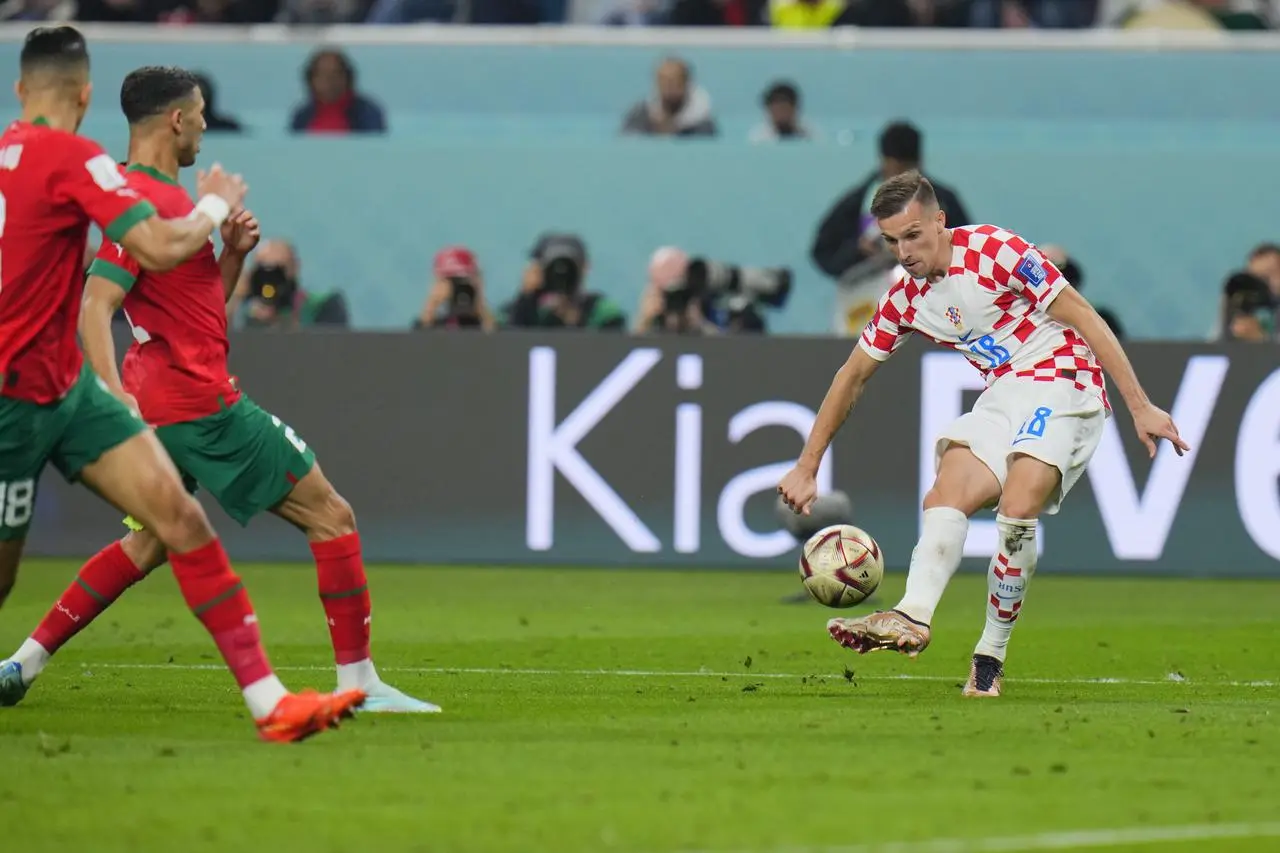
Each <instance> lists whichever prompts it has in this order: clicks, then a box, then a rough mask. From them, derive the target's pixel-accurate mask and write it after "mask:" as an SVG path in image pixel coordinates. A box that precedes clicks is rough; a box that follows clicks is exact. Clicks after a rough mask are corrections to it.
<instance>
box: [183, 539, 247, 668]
mask: <svg viewBox="0 0 1280 853" xmlns="http://www.w3.org/2000/svg"><path fill="white" fill-rule="evenodd" d="M169 564H170V565H171V566H173V576H174V577H175V578H177V579H178V586H179V587H180V588H181V589H182V597H183V598H185V599H186V601H187V607H190V608H191V612H192V613H194V614H195V615H196V618H197V619H199V620H200V621H201V622H202V623H203V624H204V627H205V628H206V629H207V630H208V631H209V633H210V634H212V635H213V642H214V643H216V644H217V646H218V651H219V652H221V653H222V659H223V660H225V661H226V662H227V667H228V668H229V669H230V670H231V674H232V675H234V676H235V678H236V683H237V684H239V685H240V686H241V687H242V688H243V687H247V686H249V685H250V684H253V683H254V682H255V681H260V680H262V679H264V678H266V677H267V676H269V675H271V664H269V663H268V662H267V653H266V652H265V651H264V650H263V648H262V637H261V635H260V633H259V631H258V617H257V616H255V615H254V612H253V604H252V603H251V602H250V601H249V594H248V593H247V592H245V591H244V584H243V583H241V582H240V578H239V577H238V576H237V575H236V573H235V572H234V571H232V570H231V562H230V561H229V560H228V559H227V552H226V551H224V550H222V543H221V542H219V541H218V540H217V539H215V540H213V541H212V542H210V543H209V544H208V545H202V546H201V547H199V548H196V549H195V550H194V551H188V552H187V553H185V554H178V553H174V552H172V551H171V552H169Z"/></svg>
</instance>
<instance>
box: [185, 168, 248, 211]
mask: <svg viewBox="0 0 1280 853" xmlns="http://www.w3.org/2000/svg"><path fill="white" fill-rule="evenodd" d="M196 192H197V194H198V195H199V196H200V197H201V198H203V197H204V196H207V195H216V196H218V197H219V198H221V199H222V200H223V201H225V202H226V203H227V204H229V205H230V206H231V207H232V208H233V209H234V208H237V207H239V206H240V204H241V202H243V201H244V197H245V193H247V192H249V185H248V184H246V183H245V182H244V178H242V177H240V176H239V175H233V174H230V173H228V172H225V171H223V169H222V165H221V164H220V163H214V164H213V166H212V167H210V169H209V171H207V172H205V171H200V172H199V173H197V175H196Z"/></svg>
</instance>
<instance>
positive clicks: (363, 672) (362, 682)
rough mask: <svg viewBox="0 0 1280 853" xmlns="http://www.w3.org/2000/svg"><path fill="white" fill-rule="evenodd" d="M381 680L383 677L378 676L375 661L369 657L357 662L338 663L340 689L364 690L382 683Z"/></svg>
mask: <svg viewBox="0 0 1280 853" xmlns="http://www.w3.org/2000/svg"><path fill="white" fill-rule="evenodd" d="M381 681H382V679H380V678H378V671H377V670H376V669H374V668H373V661H371V660H369V659H368V658H365V659H364V660H358V661H356V662H355V663H340V664H338V689H339V690H356V689H360V690H363V689H365V688H366V687H372V686H373V685H375V684H380V683H381Z"/></svg>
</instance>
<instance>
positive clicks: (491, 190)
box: [0, 30, 1280, 339]
mask: <svg viewBox="0 0 1280 853" xmlns="http://www.w3.org/2000/svg"><path fill="white" fill-rule="evenodd" d="M20 33H21V31H20V30H18V31H9V32H7V33H6V35H5V37H4V39H3V42H2V43H0V64H2V65H4V66H5V67H8V68H14V67H15V66H16V58H17V57H16V54H17V38H18V37H19V36H20ZM188 37H190V36H189V34H186V35H184V36H183V38H188ZM648 37H649V38H653V36H651V35H650V36H648ZM357 38H358V37H357ZM313 47H314V44H308V43H305V42H295V41H290V40H287V39H286V40H284V41H281V42H275V41H272V40H263V41H255V40H252V39H250V38H249V37H248V36H247V35H246V36H245V37H243V38H241V39H239V40H234V41H227V40H224V41H221V42H218V43H199V42H197V43H187V42H171V43H165V42H158V41H146V42H133V41H129V40H123V41H106V40H101V39H99V40H95V41H94V43H93V60H94V76H95V80H96V83H97V93H98V96H97V99H96V101H95V104H94V106H93V108H92V110H91V112H90V116H89V119H88V121H87V122H86V125H85V128H84V132H85V133H87V134H90V135H92V136H94V137H95V138H97V139H99V140H100V141H102V142H103V143H104V144H106V145H107V146H108V147H109V149H110V150H111V151H112V152H113V153H114V154H116V155H118V156H122V155H123V154H124V152H125V139H126V134H125V129H124V126H123V120H122V118H121V117H120V115H119V112H118V108H117V101H116V93H117V92H118V90H119V84H120V81H121V79H122V78H123V76H124V74H125V73H127V72H128V71H129V70H131V69H132V68H134V67H136V66H139V65H144V64H155V63H159V64H182V65H185V66H188V67H191V68H195V69H201V70H205V71H208V72H209V73H211V74H212V75H213V76H214V78H215V79H216V81H217V83H218V86H219V93H220V105H221V107H222V109H223V110H224V111H225V112H227V113H229V114H231V115H234V116H237V117H238V118H240V119H241V120H242V121H244V122H245V123H246V124H247V125H248V127H249V133H248V135H246V136H245V137H243V138H235V137H211V138H210V139H209V140H208V141H207V143H206V146H205V154H204V157H203V160H204V162H206V163H208V162H212V161H213V160H215V159H217V160H220V161H222V162H223V163H225V164H227V165H228V166H232V167H234V168H235V169H237V170H241V171H243V172H244V173H245V174H246V175H247V177H248V178H249V180H250V183H251V185H252V190H251V200H252V206H253V207H254V209H255V210H256V211H257V212H258V213H259V215H260V216H261V217H262V219H263V221H264V223H265V227H266V230H267V232H268V233H269V234H272V235H282V236H287V237H289V238H291V239H293V240H294V241H296V243H297V244H298V245H299V247H300V249H301V252H302V255H303V258H304V265H305V271H304V280H305V283H306V284H307V285H308V286H310V287H312V288H317V289H323V288H329V287H341V288H342V289H343V290H345V291H346V292H347V294H348V295H349V297H350V301H351V305H352V311H353V317H354V321H355V323H356V325H358V326H359V327H362V328H369V329H396V328H404V327H405V326H406V325H407V324H408V322H409V320H410V319H411V318H412V317H413V316H414V315H415V313H416V312H417V310H418V308H419V307H420V304H421V301H422V299H423V295H424V287H425V283H426V277H427V272H426V271H427V268H428V265H429V262H430V256H431V253H432V252H433V251H434V250H435V249H436V248H437V247H439V246H441V245H443V244H445V243H451V242H455V241H456V242H464V243H467V244H468V245H470V246H472V247H473V248H474V249H476V251H477V252H478V253H479V254H480V257H481V260H482V263H483V265H484V266H485V268H486V269H487V271H488V277H489V289H490V292H491V297H492V298H493V299H495V300H501V299H504V298H506V297H507V296H509V295H510V294H511V293H512V292H513V290H514V287H515V282H516V281H517V279H518V272H519V268H520V266H521V265H522V264H523V262H524V260H525V257H526V253H527V250H528V248H529V246H530V245H531V243H532V242H533V239H534V237H535V236H536V234H537V233H538V232H539V231H541V230H543V229H544V228H562V229H574V230H577V231H580V232H581V233H582V234H583V235H585V237H586V239H587V241H588V243H589V246H590V249H591V253H592V256H593V274H592V277H591V281H592V284H593V285H594V286H595V287H598V288H601V289H604V290H606V291H608V292H609V293H611V294H612V295H614V296H615V297H617V298H618V299H619V300H620V301H621V302H622V303H623V305H624V306H625V307H626V308H628V309H629V310H630V309H633V308H634V306H635V304H636V302H637V300H638V296H639V293H640V289H641V285H642V283H643V276H644V268H645V262H646V259H647V257H648V255H649V253H650V252H651V251H652V250H653V249H654V248H655V247H657V246H659V245H662V244H666V243H676V244H679V245H681V246H683V247H685V248H687V249H689V250H690V251H693V252H697V253H705V254H710V255H714V256H716V257H719V258H724V259H731V260H735V261H738V262H741V263H749V264H787V265H790V266H792V267H793V268H794V269H795V270H796V271H797V274H798V281H797V287H796V289H795V292H794V296H793V299H792V301H791V304H790V305H789V306H788V307H787V309H786V310H785V311H784V312H783V313H782V314H781V315H780V316H779V317H777V319H776V320H775V323H774V328H775V329H776V330H778V331H784V332H791V333H814V332H825V331H827V330H828V328H829V327H830V325H831V321H830V317H831V302H832V290H833V289H832V286H831V284H830V283H829V282H828V281H827V280H826V279H825V278H823V277H822V276H821V275H820V274H819V273H818V272H817V271H816V270H815V269H814V268H813V267H812V266H811V264H810V263H809V261H808V255H807V252H808V245H809V241H810V239H811V236H812V233H813V229H814V226H815V224H816V223H817V221H818V219H819V217H820V216H821V215H822V214H823V212H824V211H825V210H826V208H827V207H828V205H829V204H831V203H832V201H833V200H834V199H835V198H836V197H837V196H838V195H839V194H840V193H842V192H844V191H845V190H846V189H847V188H848V187H849V186H851V185H852V184H853V183H855V182H856V181H858V180H859V179H860V177H861V176H862V175H863V174H864V173H865V171H866V170H867V169H869V168H870V167H871V166H872V164H873V157H874V148H875V136H876V133H877V131H878V129H879V128H880V126H881V125H882V124H883V123H884V122H886V121H888V120H890V119H893V118H896V117H900V116H901V117H908V118H910V119H911V120H913V121H915V122H917V123H918V124H919V125H920V126H921V127H922V128H923V129H924V130H925V131H926V134H927V139H926V149H927V153H926V157H927V161H928V165H929V168H930V170H931V171H932V172H934V173H935V174H936V175H938V176H939V177H940V178H942V179H943V180H945V181H947V182H949V183H952V184H953V185H955V186H956V187H958V188H959V189H960V191H961V192H962V194H963V197H964V199H965V201H966V202H967V204H968V205H969V207H970V209H971V210H972V211H973V212H974V215H975V216H976V217H978V218H979V219H981V220H983V221H988V222H996V223H999V224H1002V225H1006V226H1009V227H1013V228H1015V229H1017V230H1019V231H1021V232H1022V233H1023V234H1025V235H1026V236H1027V237H1029V238H1030V239H1032V240H1035V241H1036V242H1040V243H1047V242H1057V243H1062V244H1064V245H1066V246H1067V247H1068V248H1069V249H1070V250H1071V251H1072V252H1073V253H1074V254H1075V255H1077V256H1078V257H1079V258H1080V260H1081V262H1082V263H1083V265H1084V266H1085V268H1086V270H1087V273H1088V276H1089V280H1088V285H1087V287H1088V291H1089V293H1090V295H1091V296H1092V297H1093V298H1094V299H1095V300H1096V301H1098V302H1100V303H1103V304H1106V305H1108V306H1110V307H1112V308H1113V309H1114V310H1116V311H1117V312H1118V313H1119V314H1120V316H1121V317H1122V318H1123V320H1124V322H1125V323H1126V325H1127V326H1128V328H1129V330H1130V331H1131V333H1132V334H1133V335H1134V336H1136V337H1142V338H1191V339H1198V338H1201V337H1203V336H1204V335H1205V333H1206V332H1207V330H1208V328H1209V326H1210V325H1211V322H1212V316H1213V313H1214V307H1215V300H1216V293H1217V290H1218V288H1219V287H1220V283H1221V281H1222V279H1223V277H1224V274H1225V273H1226V272H1227V271H1229V270H1230V269H1231V268H1232V267H1234V266H1238V265H1239V264H1240V263H1241V262H1242V258H1243V255H1244V253H1245V252H1246V251H1247V250H1248V249H1249V248H1250V247H1251V246H1252V245H1253V244H1255V243H1257V242H1259V241H1261V240H1264V239H1276V238H1277V237H1280V234H1278V233H1277V229H1278V228H1280V226H1277V225H1276V223H1277V222H1280V194H1278V193H1276V192H1275V187H1276V177H1275V176H1276V175H1278V174H1280V146H1277V145H1276V140H1277V139H1278V138H1280V134H1278V133H1277V130H1278V129H1280V114H1278V112H1277V107H1276V102H1275V100H1274V97H1273V95H1274V81H1275V80H1277V79H1280V52H1276V51H1262V50H1248V51H1240V52H1231V51H1222V50H1179V51H1169V52H1166V51H1157V50H1149V49H1144V48H1137V49H1128V50H1096V49H1062V48H1061V46H1055V47H1049V46H1045V47H1039V48H1037V47H1034V46H1031V47H1029V46H1027V45H1022V46H1020V47H1016V48H1003V49H996V48H991V49H986V50H963V49H928V50H926V49H908V48H905V47H900V48H884V47H880V48H875V49H854V50H848V49H841V48H839V47H836V46H834V44H828V45H827V46H810V47H805V48H795V47H780V48H766V47H715V46H705V45H703V46H679V47H664V46H661V45H658V44H646V45H639V46H626V45H618V44H611V45H594V46H593V45H557V46H547V45H537V44H526V45H519V44H489V45H457V44H454V45H447V44H439V43H436V44H422V45H408V44H391V45H375V44H351V45H349V46H348V50H349V52H350V54H351V56H352V57H353V58H354V60H355V63H356V65H357V67H358V69H359V75H360V85H361V88H362V89H363V90H365V91H366V92H368V93H370V94H371V95H373V96H374V97H376V98H377V99H378V100H380V101H381V102H382V103H383V104H384V105H385V106H386V108H387V110H388V114H389V120H390V125H391V134H390V135H389V136H388V137H387V138H385V139H344V140H326V139H298V138H291V137H290V136H289V135H288V134H287V133H285V130H284V128H285V126H286V124H287V121H288V117H289V112H290V110H291V108H292V107H293V106H294V105H295V104H296V103H297V102H298V101H299V99H300V97H301V95H302V85H301V79H300V69H301V67H302V65H303V63H304V61H305V59H306V57H307V55H308V54H309V52H310V51H311V50H312V49H313ZM667 52H677V53H679V54H680V55H682V56H685V57H687V58H689V59H691V60H692V61H693V63H694V65H695V67H696V71H697V78H698V81H699V82H700V83H701V84H702V85H704V86H705V87H706V88H707V89H708V90H709V91H710V93H711V95H712V97H713V99H714V103H715V108H716V113H717V115H718V117H719V119H720V122H721V125H722V128H723V134H722V137H721V139H720V140H718V141H715V142H688V141H679V142H671V141H647V140H642V141H637V140H626V141H623V140H619V139H617V138H616V132H617V128H618V125H619V121H620V119H621V116H622V114H623V112H624V111H625V109H626V108H627V107H628V106H629V105H630V104H631V103H633V102H634V101H635V100H636V99H637V98H639V97H641V96H643V95H644V94H645V93H646V91H647V89H648V86H649V81H650V79H651V71H652V67H653V64H654V62H655V60H657V59H658V58H659V57H660V56H662V55H663V54H665V53H667ZM779 77H785V78H789V79H792V80H794V81H796V82H797V83H798V84H799V86H800V88H801V90H802V91H803V93H804V98H805V107H806V113H807V117H808V119H809V121H810V122H811V123H813V124H814V125H816V126H817V127H818V128H819V129H820V130H821V131H822V132H823V134H824V136H825V141H824V142H821V143H816V144H804V145H796V146H786V147H757V146H752V145H750V144H749V143H748V142H747V141H746V135H747V132H748V130H749V129H750V128H751V127H752V126H753V125H754V124H755V123H756V122H757V121H758V119H759V103H758V98H759V94H760V92H761V90H762V89H763V87H764V86H765V85H766V84H767V83H769V82H770V81H771V80H773V79H775V78H779ZM0 98H2V99H3V100H2V101H0V103H2V104H3V107H4V109H5V111H6V113H7V114H9V115H14V114H16V110H17V104H16V100H15V99H14V97H13V95H12V94H11V93H9V92H7V91H6V92H5V93H4V94H3V95H2V96H0Z"/></svg>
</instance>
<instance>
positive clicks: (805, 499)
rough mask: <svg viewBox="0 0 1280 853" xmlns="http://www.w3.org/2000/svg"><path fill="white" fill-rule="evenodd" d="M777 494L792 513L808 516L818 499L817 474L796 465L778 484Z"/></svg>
mask: <svg viewBox="0 0 1280 853" xmlns="http://www.w3.org/2000/svg"><path fill="white" fill-rule="evenodd" d="M778 494H780V495H782V500H783V502H784V503H786V505H787V506H788V507H790V508H791V511H792V512H794V513H798V514H799V513H803V514H804V515H808V514H809V509H810V508H811V507H812V506H813V502H814V500H815V499H816V498H817V497H818V477H817V472H815V471H810V470H809V469H808V468H804V467H801V466H799V465H797V466H796V467H794V468H792V469H791V470H790V471H788V472H787V476H785V477H783V478H782V482H781V483H779V484H778Z"/></svg>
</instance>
